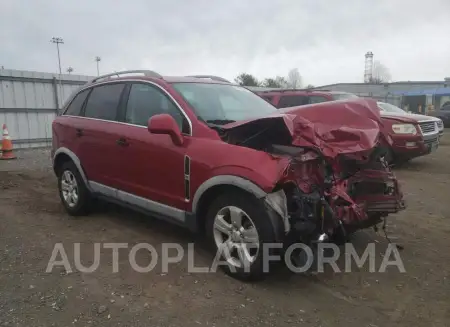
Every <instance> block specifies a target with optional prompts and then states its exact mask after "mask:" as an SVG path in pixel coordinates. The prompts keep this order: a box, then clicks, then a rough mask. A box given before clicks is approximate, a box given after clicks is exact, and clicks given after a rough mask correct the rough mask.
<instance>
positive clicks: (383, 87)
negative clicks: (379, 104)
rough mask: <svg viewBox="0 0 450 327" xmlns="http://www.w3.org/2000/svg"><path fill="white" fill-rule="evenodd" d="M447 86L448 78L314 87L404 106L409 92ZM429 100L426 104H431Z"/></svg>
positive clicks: (419, 91)
mask: <svg viewBox="0 0 450 327" xmlns="http://www.w3.org/2000/svg"><path fill="white" fill-rule="evenodd" d="M446 87H448V88H449V89H450V81H449V80H447V79H445V80H442V81H405V82H392V83H384V84H373V83H337V84H329V85H323V86H319V87H315V88H314V89H315V90H330V91H342V92H349V93H353V94H356V95H358V96H361V97H371V98H374V99H376V100H378V101H384V102H389V103H392V104H393V105H396V106H398V107H403V105H404V103H405V101H406V97H407V96H408V94H409V93H411V94H415V93H421V92H423V91H424V90H429V89H440V88H446ZM427 101H428V100H426V103H425V104H424V105H428V104H429V103H428V102H427ZM411 109H414V108H411ZM412 111H416V110H412Z"/></svg>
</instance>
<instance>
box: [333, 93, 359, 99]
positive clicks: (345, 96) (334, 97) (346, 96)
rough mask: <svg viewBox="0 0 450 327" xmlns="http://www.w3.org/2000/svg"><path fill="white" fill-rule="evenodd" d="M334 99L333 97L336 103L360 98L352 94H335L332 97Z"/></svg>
mask: <svg viewBox="0 0 450 327" xmlns="http://www.w3.org/2000/svg"><path fill="white" fill-rule="evenodd" d="M332 97H333V100H335V101H337V100H345V99H355V98H359V97H358V96H357V95H355V94H352V93H334V94H333V95H332Z"/></svg>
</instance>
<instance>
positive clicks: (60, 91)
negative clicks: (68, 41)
mask: <svg viewBox="0 0 450 327" xmlns="http://www.w3.org/2000/svg"><path fill="white" fill-rule="evenodd" d="M50 42H52V43H56V51H57V52H58V66H59V93H60V98H61V99H60V101H59V102H60V103H59V104H58V105H59V106H60V108H61V103H62V83H61V74H62V72H61V57H60V55H59V45H60V44H64V40H63V39H62V38H61V37H52V39H51V40H50Z"/></svg>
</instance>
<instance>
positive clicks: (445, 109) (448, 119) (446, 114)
mask: <svg viewBox="0 0 450 327" xmlns="http://www.w3.org/2000/svg"><path fill="white" fill-rule="evenodd" d="M429 115H430V116H434V117H438V118H440V119H441V120H442V121H443V123H444V127H450V102H446V103H444V105H443V106H442V107H441V109H439V110H436V111H434V112H430V113H429Z"/></svg>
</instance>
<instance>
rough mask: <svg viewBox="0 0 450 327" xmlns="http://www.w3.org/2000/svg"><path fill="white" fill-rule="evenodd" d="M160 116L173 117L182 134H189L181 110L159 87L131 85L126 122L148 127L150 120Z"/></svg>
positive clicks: (142, 84)
mask: <svg viewBox="0 0 450 327" xmlns="http://www.w3.org/2000/svg"><path fill="white" fill-rule="evenodd" d="M158 114H169V115H171V116H172V117H173V118H174V119H175V121H176V122H177V124H178V127H179V128H180V130H181V132H182V133H189V126H188V123H187V121H186V119H185V117H184V116H183V114H182V113H181V111H180V109H178V108H177V106H176V105H175V104H174V103H173V101H172V100H171V99H169V97H167V95H166V94H164V93H163V92H162V91H161V90H159V89H158V88H157V87H155V86H153V85H149V84H144V83H134V84H132V85H131V88H130V94H129V96H128V102H127V107H126V113H125V122H126V123H129V124H134V125H140V126H147V124H148V120H149V119H150V118H151V117H152V116H154V115H158Z"/></svg>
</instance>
